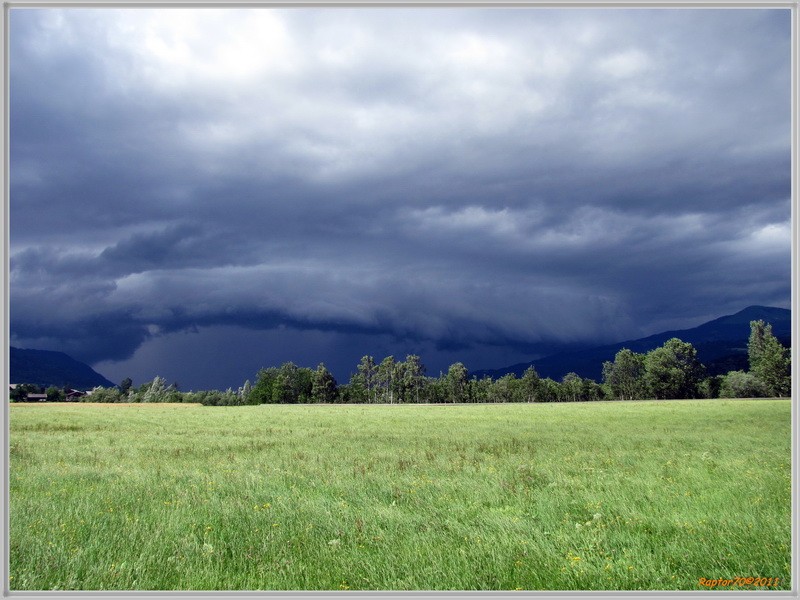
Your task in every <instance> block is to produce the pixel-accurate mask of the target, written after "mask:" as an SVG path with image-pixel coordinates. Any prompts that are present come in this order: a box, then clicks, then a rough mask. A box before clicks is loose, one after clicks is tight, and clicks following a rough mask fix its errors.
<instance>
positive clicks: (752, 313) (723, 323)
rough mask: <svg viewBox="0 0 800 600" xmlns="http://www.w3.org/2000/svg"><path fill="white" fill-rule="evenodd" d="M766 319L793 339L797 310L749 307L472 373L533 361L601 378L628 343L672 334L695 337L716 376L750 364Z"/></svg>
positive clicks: (652, 343) (778, 333) (648, 346)
mask: <svg viewBox="0 0 800 600" xmlns="http://www.w3.org/2000/svg"><path fill="white" fill-rule="evenodd" d="M759 319H762V320H764V321H766V322H767V323H771V324H772V332H773V333H774V334H775V337H777V338H778V339H779V340H780V341H781V342H782V343H783V344H784V345H787V346H788V345H789V343H790V340H791V327H792V312H791V311H790V310H788V309H785V308H774V307H769V306H748V307H747V308H745V309H744V310H741V311H739V312H738V313H735V314H733V315H727V316H724V317H719V318H718V319H714V320H713V321H708V322H707V323H703V324H702V325H698V326H697V327H693V328H691V329H681V330H676V331H664V332H662V333H657V334H654V335H651V336H648V337H645V338H641V339H637V340H628V341H625V342H618V343H616V344H610V345H607V346H598V347H594V348H587V349H585V350H576V351H572V352H560V353H558V354H553V355H551V356H547V357H544V358H541V359H538V360H534V361H531V362H527V363H519V364H516V365H511V366H510V367H503V368H500V369H485V370H481V371H473V372H471V373H470V375H474V376H477V377H478V378H481V377H483V376H487V375H488V376H489V377H492V378H493V379H497V378H498V377H502V376H503V375H506V374H507V373H514V374H515V375H516V376H517V377H520V376H522V373H524V372H525V369H527V368H528V367H530V366H531V365H533V367H534V368H535V369H536V372H537V373H539V376H540V377H550V378H552V379H556V380H561V378H562V377H563V376H564V375H566V374H567V373H569V372H574V373H577V374H578V375H580V376H581V377H589V378H591V379H594V380H595V381H600V380H601V379H602V373H603V362H604V361H607V360H614V356H615V355H616V353H617V352H619V351H620V350H622V349H623V348H628V349H629V350H632V351H634V352H639V353H644V352H649V351H650V350H653V349H654V348H658V347H659V346H661V345H662V344H663V343H664V342H666V341H667V340H669V339H670V338H673V337H677V338H680V339H681V340H683V341H684V342H690V343H691V344H692V345H693V346H694V347H695V348H696V349H697V355H698V358H699V359H700V362H702V363H703V364H704V365H706V368H707V369H708V372H709V374H710V375H718V374H722V373H727V372H728V371H730V370H737V369H745V370H746V369H747V367H748V364H747V340H748V338H749V337H750V321H757V320H759Z"/></svg>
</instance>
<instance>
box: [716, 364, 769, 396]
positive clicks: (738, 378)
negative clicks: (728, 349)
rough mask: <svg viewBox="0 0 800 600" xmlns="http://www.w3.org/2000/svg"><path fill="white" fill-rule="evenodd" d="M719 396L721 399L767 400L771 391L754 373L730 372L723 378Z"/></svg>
mask: <svg viewBox="0 0 800 600" xmlns="http://www.w3.org/2000/svg"><path fill="white" fill-rule="evenodd" d="M719 395H720V398H766V397H768V396H769V395H770V390H769V388H768V387H767V385H766V384H765V383H764V382H763V381H761V379H759V378H758V377H756V376H755V375H754V374H753V373H746V372H744V371H730V372H728V374H726V375H725V376H724V377H723V378H722V385H721V386H720V390H719Z"/></svg>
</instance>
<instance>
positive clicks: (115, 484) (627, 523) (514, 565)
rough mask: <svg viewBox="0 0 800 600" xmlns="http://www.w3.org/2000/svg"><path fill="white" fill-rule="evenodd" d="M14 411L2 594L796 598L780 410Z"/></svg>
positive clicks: (623, 406)
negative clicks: (513, 593) (733, 584)
mask: <svg viewBox="0 0 800 600" xmlns="http://www.w3.org/2000/svg"><path fill="white" fill-rule="evenodd" d="M10 410H11V437H10V457H11V458H10V460H11V463H10V513H11V525H10V546H11V554H10V565H11V571H10V572H11V577H12V579H11V582H10V583H11V589H12V590H39V589H87V590H95V589H105V590H109V589H142V590H183V589H196V590H202V589H214V590H257V589H285V590H290V589H313V590H318V589H324V590H338V589H352V590H357V589H382V590H408V589H417V590H419V589H422V590H428V589H430V590H434V589H439V590H441V589H445V590H447V589H456V590H502V589H511V590H514V589H533V590H578V589H587V590H603V589H626V590H628V589H653V590H682V589H686V590H693V589H698V581H699V579H700V578H706V579H715V578H731V579H732V578H734V577H772V578H779V581H778V584H777V587H779V588H780V589H790V588H791V582H790V579H789V577H790V528H791V523H790V517H791V515H790V498H791V492H790V444H791V440H790V437H791V435H790V434H791V427H790V402H789V401H788V400H775V401H771V400H767V401H724V400H717V401H674V402H670V401H663V402H629V403H592V404H541V405H502V404H501V405H488V406H487V405H462V406H414V405H411V406H397V405H395V406H375V405H368V406H364V405H360V406H346V405H344V406H343V405H337V406H325V405H314V406H286V405H280V406H279V405H267V406H255V407H230V408H222V407H201V406H195V405H12V406H11V407H10ZM774 583H775V581H774V580H773V584H774ZM743 589H753V586H745V587H744V588H743Z"/></svg>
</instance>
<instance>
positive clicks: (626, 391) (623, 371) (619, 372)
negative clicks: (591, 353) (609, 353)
mask: <svg viewBox="0 0 800 600" xmlns="http://www.w3.org/2000/svg"><path fill="white" fill-rule="evenodd" d="M644 374H645V366H644V354H637V353H636V352H633V351H631V350H628V349H627V348H623V349H622V350H620V351H619V352H617V354H616V356H614V362H610V361H606V362H604V363H603V382H604V383H605V384H606V385H607V386H608V387H609V388H610V389H611V392H612V393H613V394H614V397H616V398H619V399H620V400H635V399H637V398H642V397H644V395H645V383H644Z"/></svg>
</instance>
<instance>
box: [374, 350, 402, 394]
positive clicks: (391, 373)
mask: <svg viewBox="0 0 800 600" xmlns="http://www.w3.org/2000/svg"><path fill="white" fill-rule="evenodd" d="M396 367H397V363H395V360H394V356H387V357H386V358H384V359H383V360H382V361H381V364H379V365H378V369H377V375H376V377H375V379H376V381H377V385H378V387H380V388H381V389H382V390H383V391H382V393H381V399H382V400H383V401H384V402H386V400H387V398H388V400H389V404H393V403H394V389H395V385H396V384H395V378H396V376H397V368H396Z"/></svg>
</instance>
